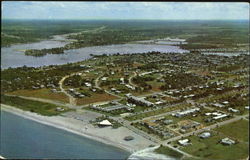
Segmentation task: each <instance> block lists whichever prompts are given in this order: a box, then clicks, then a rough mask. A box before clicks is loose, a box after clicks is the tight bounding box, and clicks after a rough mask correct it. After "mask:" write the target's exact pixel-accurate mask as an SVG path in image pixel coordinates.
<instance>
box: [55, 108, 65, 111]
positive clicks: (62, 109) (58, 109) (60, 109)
mask: <svg viewBox="0 0 250 160" xmlns="http://www.w3.org/2000/svg"><path fill="white" fill-rule="evenodd" d="M56 111H60V112H62V111H64V108H61V107H56Z"/></svg>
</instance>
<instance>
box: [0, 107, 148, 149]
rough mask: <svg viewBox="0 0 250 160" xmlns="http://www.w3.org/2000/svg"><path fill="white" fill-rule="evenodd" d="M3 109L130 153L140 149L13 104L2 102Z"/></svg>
mask: <svg viewBox="0 0 250 160" xmlns="http://www.w3.org/2000/svg"><path fill="white" fill-rule="evenodd" d="M1 110H3V111H6V112H9V113H12V114H15V115H17V116H20V117H23V118H26V119H29V120H32V121H35V122H38V123H40V124H44V125H47V126H51V127H55V128H57V129H61V130H64V131H67V132H70V133H73V134H76V135H79V136H83V137H85V138H88V139H91V140H94V141H97V142H101V143H104V144H106V145H111V146H113V147H116V148H120V149H122V150H124V151H126V152H129V153H130V154H132V153H134V152H136V151H138V149H136V148H133V146H129V145H126V144H122V143H119V142H115V141H112V140H111V139H107V138H104V137H100V136H98V135H94V134H89V133H87V132H83V131H82V132H81V131H79V130H76V129H74V128H73V127H68V126H66V125H61V124H58V123H56V122H55V121H53V119H51V117H47V116H41V115H38V114H36V113H32V112H29V111H23V110H21V109H18V108H14V107H12V106H9V105H5V104H1ZM61 118H64V117H61ZM131 147H132V148H131ZM145 148H147V147H145Z"/></svg>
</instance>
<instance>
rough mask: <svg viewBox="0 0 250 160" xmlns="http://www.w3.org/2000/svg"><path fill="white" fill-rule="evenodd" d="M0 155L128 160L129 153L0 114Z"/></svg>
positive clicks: (52, 128) (8, 114)
mask: <svg viewBox="0 0 250 160" xmlns="http://www.w3.org/2000/svg"><path fill="white" fill-rule="evenodd" d="M0 140H1V141H0V155H1V156H3V157H5V158H9V159H13V158H21V159H27V158H32V159H35V158H36V159H37V158H48V159H49V158H58V159H63V158H65V159H69V158H71V159H127V158H128V157H129V155H130V153H128V152H126V151H124V150H122V149H120V148H116V147H113V146H110V145H106V144H103V143H100V142H97V141H94V140H91V139H88V138H85V137H82V136H79V135H75V134H72V133H70V132H67V131H64V130H60V129H57V128H54V127H51V126H47V125H43V124H40V123H38V122H35V121H32V120H29V119H25V118H23V117H20V116H17V115H15V114H12V113H9V112H5V111H2V110H1V134H0Z"/></svg>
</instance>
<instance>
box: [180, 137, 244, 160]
mask: <svg viewBox="0 0 250 160" xmlns="http://www.w3.org/2000/svg"><path fill="white" fill-rule="evenodd" d="M222 138H225V136H222V135H220V134H213V136H212V137H210V138H208V139H200V138H199V137H197V136H190V137H188V139H190V140H191V143H192V145H189V146H186V147H183V148H182V147H181V149H182V150H183V151H185V152H187V153H190V154H192V155H194V156H197V157H201V158H202V159H209V160H211V159H213V160H239V159H244V158H247V156H248V144H247V143H242V142H239V143H236V144H234V145H231V146H224V145H222V144H221V143H219V141H220V140H221V139H222Z"/></svg>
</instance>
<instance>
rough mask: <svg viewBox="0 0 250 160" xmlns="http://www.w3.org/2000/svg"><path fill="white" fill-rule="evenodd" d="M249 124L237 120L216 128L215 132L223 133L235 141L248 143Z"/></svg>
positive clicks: (245, 121)
mask: <svg viewBox="0 0 250 160" xmlns="http://www.w3.org/2000/svg"><path fill="white" fill-rule="evenodd" d="M248 129H249V122H248V121H247V120H239V121H236V122H233V123H230V124H227V125H224V126H221V127H219V128H216V129H215V130H216V131H219V132H221V133H223V134H224V135H227V136H229V137H232V138H236V139H237V140H240V141H244V142H248V141H249V137H248V136H249V132H248Z"/></svg>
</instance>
